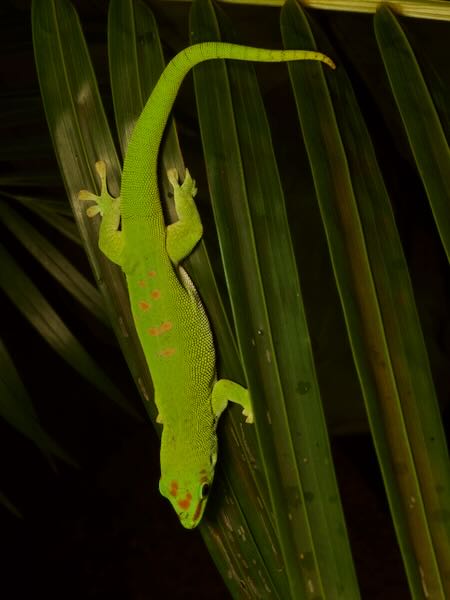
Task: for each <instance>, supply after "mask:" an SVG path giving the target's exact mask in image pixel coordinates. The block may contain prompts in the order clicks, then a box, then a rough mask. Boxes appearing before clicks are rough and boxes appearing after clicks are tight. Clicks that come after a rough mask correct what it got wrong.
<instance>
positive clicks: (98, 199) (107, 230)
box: [78, 160, 123, 266]
mask: <svg viewBox="0 0 450 600" xmlns="http://www.w3.org/2000/svg"><path fill="white" fill-rule="evenodd" d="M95 170H96V171H97V173H98V175H99V177H100V182H101V189H100V195H99V196H97V195H96V194H93V193H92V192H90V191H88V190H81V191H80V192H79V194H78V199H79V200H83V201H90V202H91V201H93V202H95V204H94V205H93V206H90V207H89V208H88V209H87V210H86V214H87V215H88V217H94V216H95V215H97V214H100V215H101V217H102V222H101V224H100V232H99V238H98V247H99V248H100V250H101V251H102V252H103V254H105V255H106V256H107V257H108V258H109V260H111V261H112V262H114V263H116V264H117V265H121V266H122V264H123V237H122V232H121V231H119V225H120V197H118V198H113V197H112V196H111V195H110V193H109V192H108V187H107V184H106V164H105V162H104V161H103V160H99V161H98V162H96V163H95Z"/></svg>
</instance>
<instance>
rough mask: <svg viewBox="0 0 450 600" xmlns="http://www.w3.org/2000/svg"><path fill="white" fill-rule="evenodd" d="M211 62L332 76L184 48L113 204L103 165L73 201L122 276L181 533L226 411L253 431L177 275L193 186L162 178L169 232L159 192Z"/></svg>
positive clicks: (160, 89) (154, 100) (207, 474)
mask: <svg viewBox="0 0 450 600" xmlns="http://www.w3.org/2000/svg"><path fill="white" fill-rule="evenodd" d="M214 58H230V59H237V60H245V61H263V62H282V61H289V60H318V61H321V62H324V63H326V64H327V65H329V66H330V67H332V68H333V69H334V68H335V65H334V63H333V61H332V60H331V59H330V58H328V57H327V56H325V55H324V54H322V53H319V52H314V51H306V50H264V49H259V48H250V47H246V46H239V45H234V44H226V43H218V42H206V43H202V44H196V45H193V46H190V47H188V48H186V49H185V50H183V51H182V52H180V53H179V54H177V55H176V56H175V58H173V59H172V60H171V61H170V63H169V64H168V65H167V67H166V68H165V70H164V71H163V73H162V75H161V77H160V79H159V81H158V82H157V84H156V86H155V88H154V90H153V92H152V94H151V95H150V98H149V99H148V100H147V103H146V104H145V107H144V109H143V111H142V113H141V115H140V117H139V119H138V121H137V123H136V126H135V128H134V131H133V133H132V135H131V138H130V141H129V144H128V150H127V152H126V156H125V161H124V165H123V174H122V183H121V193H120V198H116V199H114V198H113V197H111V196H110V195H109V193H108V190H107V184H106V165H105V163H104V162H103V161H98V162H97V163H96V170H97V172H98V174H99V176H100V180H101V192H100V195H99V196H97V195H94V194H92V193H91V192H88V191H87V190H82V191H81V192H80V193H79V199H81V200H91V201H95V202H96V204H95V205H94V206H91V207H89V208H88V209H87V214H88V216H90V217H93V216H94V215H96V214H98V213H100V215H101V216H102V221H101V225H100V232H99V247H100V249H101V250H102V252H103V253H104V254H105V255H106V256H107V257H108V258H109V259H110V260H111V261H113V262H114V263H116V264H118V265H120V266H121V267H122V269H123V271H124V273H125V276H126V281H127V286H128V291H129V296H130V303H131V310H132V313H133V319H134V323H135V326H136V330H137V332H138V335H139V339H140V342H141V344H142V347H143V350H144V353H145V357H146V360H147V363H148V367H149V370H150V374H151V377H152V380H153V383H154V388H155V403H156V406H157V409H158V418H157V422H158V423H161V424H162V425H163V431H162V437H161V456H160V459H161V478H160V482H159V490H160V492H161V494H162V495H163V496H165V497H166V498H168V499H169V500H170V502H171V504H172V506H173V508H174V509H175V511H176V512H177V514H178V517H179V519H180V522H181V523H182V525H183V526H184V527H186V528H188V529H192V528H194V527H196V526H197V525H198V523H199V522H200V520H201V518H202V516H203V513H204V510H205V505H206V501H207V498H208V494H209V492H210V489H211V484H212V481H213V477H214V468H215V464H216V461H217V435H216V427H217V422H218V419H219V417H220V415H221V413H222V412H223V411H224V409H225V408H226V406H227V403H228V401H232V402H236V403H238V404H240V405H241V406H242V408H243V414H244V416H245V417H246V422H248V423H252V422H253V412H252V406H251V401H250V396H249V394H248V391H247V390H246V389H245V388H243V387H242V386H240V385H238V384H237V383H234V382H233V381H229V380H227V379H219V380H218V379H217V377H216V365H215V363H216V359H215V351H214V341H213V335H212V332H211V327H210V325H209V322H208V318H207V316H206V312H205V309H204V308H203V305H202V303H201V300H200V298H199V295H198V293H197V291H196V289H195V287H194V285H193V283H192V281H191V280H190V278H189V276H188V275H187V273H186V271H185V270H184V269H183V267H182V266H181V265H180V263H181V262H182V261H183V259H185V258H186V257H187V256H189V254H190V253H191V252H192V250H193V249H194V247H195V246H196V244H197V243H198V241H199V240H200V238H201V237H202V234H203V229H202V223H201V220H200V216H199V214H198V212H197V208H196V206H195V202H194V196H195V194H196V192H197V189H196V186H195V182H194V180H193V179H192V178H191V176H190V174H189V172H188V170H187V169H186V175H185V178H184V181H183V183H182V185H180V184H179V182H178V174H177V171H176V170H175V169H170V170H169V171H168V172H167V175H168V179H169V181H170V183H171V185H172V187H173V190H174V202H175V208H176V212H177V216H178V221H177V222H175V223H172V224H170V225H167V226H166V224H165V222H164V217H163V211H162V207H161V201H160V197H159V191H158V178H157V164H158V152H159V146H160V143H161V138H162V135H163V132H164V129H165V126H166V123H167V120H168V117H169V114H170V111H171V110H172V106H173V103H174V100H175V97H176V95H177V92H178V89H179V87H180V85H181V82H182V80H183V79H184V77H185V76H186V74H187V73H188V71H189V70H190V69H191V68H192V67H193V66H194V65H196V64H198V63H200V62H202V61H204V60H209V59H214Z"/></svg>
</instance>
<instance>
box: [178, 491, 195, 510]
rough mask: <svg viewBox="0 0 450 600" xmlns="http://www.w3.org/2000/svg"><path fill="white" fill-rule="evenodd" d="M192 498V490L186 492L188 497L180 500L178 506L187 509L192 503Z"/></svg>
mask: <svg viewBox="0 0 450 600" xmlns="http://www.w3.org/2000/svg"><path fill="white" fill-rule="evenodd" d="M191 500H192V494H191V493H190V492H188V493H187V494H186V498H183V499H182V500H178V506H179V507H180V508H182V509H183V510H187V509H188V508H189V507H190V505H191Z"/></svg>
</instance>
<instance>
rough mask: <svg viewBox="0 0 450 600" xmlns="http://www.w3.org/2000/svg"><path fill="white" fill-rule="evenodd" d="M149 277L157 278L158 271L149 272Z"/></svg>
mask: <svg viewBox="0 0 450 600" xmlns="http://www.w3.org/2000/svg"><path fill="white" fill-rule="evenodd" d="M147 275H148V276H149V277H155V275H156V271H149V272H148V273H147Z"/></svg>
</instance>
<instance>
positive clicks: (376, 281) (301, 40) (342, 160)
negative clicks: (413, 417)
mask: <svg viewBox="0 0 450 600" xmlns="http://www.w3.org/2000/svg"><path fill="white" fill-rule="evenodd" d="M282 31H283V36H284V39H285V41H286V43H287V45H288V47H293V46H294V45H298V44H301V45H302V46H304V47H307V48H312V47H314V42H313V39H312V36H311V32H310V28H309V24H308V22H307V20H306V18H305V16H304V14H303V13H302V12H301V10H300V9H299V7H298V5H297V4H296V3H295V2H293V1H290V0H288V2H287V4H286V5H285V8H284V9H283V11H282ZM289 69H290V72H291V77H292V80H293V85H294V93H295V96H296V102H297V106H298V112H299V116H300V121H301V126H302V131H303V134H304V138H305V143H306V147H307V151H308V154H309V157H310V161H311V167H312V172H313V178H314V183H315V187H316V192H317V197H318V201H319V206H320V210H321V214H322V219H323V223H324V228H325V231H326V235H327V241H328V247H329V251H330V256H331V260H332V264H333V270H334V273H335V278H336V283H337V286H338V290H339V294H340V297H341V303H342V308H343V312H344V315H345V319H346V325H347V330H348V335H349V338H350V342H351V345H352V350H353V355H354V360H355V364H356V367H357V370H358V375H359V379H360V384H361V387H362V390H363V394H364V399H365V403H366V408H367V412H368V417H369V422H370V426H371V431H372V435H373V439H374V443H375V447H376V450H377V454H378V460H379V462H380V467H381V470H382V474H383V478H384V482H385V486H386V492H387V496H388V500H389V503H390V508H391V512H392V516H393V520H394V525H395V527H396V532H397V537H398V540H399V544H400V547H401V550H402V554H403V559H404V562H405V568H406V571H407V574H408V578H409V583H410V588H411V591H412V593H413V596H414V597H417V598H419V597H420V598H421V597H423V586H424V585H426V587H427V589H428V590H429V591H430V593H436V594H438V597H441V596H439V594H443V587H442V586H443V580H442V579H441V574H440V573H439V569H438V568H437V563H436V556H435V548H434V547H433V543H432V539H431V534H430V529H429V526H430V524H429V522H428V520H427V514H426V511H425V506H424V494H423V490H422V489H421V487H420V485H419V480H418V472H417V469H416V465H415V462H414V456H413V448H412V441H413V440H412V439H411V438H410V434H409V431H408V429H407V423H406V422H405V416H404V414H403V406H402V402H401V393H402V392H404V391H405V389H406V388H405V387H403V389H400V386H401V383H402V382H399V381H398V379H399V378H400V363H401V360H400V359H397V360H395V361H393V359H392V358H391V353H390V350H391V348H389V341H390V338H389V333H392V332H394V333H395V334H396V337H394V338H393V342H392V343H393V347H394V344H398V343H399V338H398V331H395V325H397V326H398V323H396V322H395V319H396V318H397V317H398V315H400V316H401V314H402V308H400V307H399V308H398V311H397V307H395V310H394V311H393V307H392V300H391V298H390V297H389V294H390V293H391V290H390V287H389V286H390V282H389V281H387V280H386V277H385V273H384V272H383V268H385V265H383V261H384V260H387V261H392V257H391V256H389V255H388V256H384V257H383V254H382V253H380V249H379V247H378V246H379V243H380V240H379V238H378V237H377V236H378V235H380V234H379V232H377V231H376V230H375V231H374V229H373V225H372V224H371V223H369V225H370V226H371V227H372V230H370V227H369V226H368V221H370V218H371V212H370V211H371V207H370V204H368V205H367V206H365V207H364V211H365V214H364V218H365V226H366V231H364V229H363V225H362V222H361V218H360V214H359V207H358V204H357V202H356V198H355V192H356V191H357V192H358V194H360V196H359V195H358V200H360V202H361V205H362V203H363V202H364V196H365V195H367V193H368V192H367V188H369V193H370V195H371V196H372V197H373V202H374V205H375V204H376V206H377V208H376V210H377V211H378V210H379V208H378V201H379V198H378V196H377V195H376V194H377V193H378V192H379V191H380V186H381V184H380V181H379V179H378V180H377V184H378V187H377V188H370V185H364V181H363V180H362V178H366V179H367V170H369V171H370V170H373V171H374V175H373V176H374V177H375V176H376V175H377V173H376V171H375V167H374V164H373V163H372V162H371V159H372V157H373V150H372V152H370V150H371V149H370V147H369V143H367V144H366V146H363V149H365V150H366V152H367V153H366V154H365V158H366V159H367V157H368V158H369V162H367V163H364V164H362V162H361V161H362V159H359V161H358V159H357V157H355V154H356V153H360V154H361V153H362V152H363V151H362V150H361V145H360V144H361V137H360V136H359V134H362V135H363V137H362V140H364V139H365V137H367V134H366V132H365V130H364V131H363V130H362V125H363V124H362V120H360V121H359V122H355V119H353V120H352V118H350V117H348V113H349V105H348V104H347V101H349V98H350V99H351V97H352V96H351V92H350V91H349V89H348V84H347V83H346V82H344V81H342V80H343V75H341V76H340V75H339V72H340V70H342V69H343V67H342V66H340V65H339V66H338V71H337V72H336V74H334V73H333V74H331V75H327V78H328V79H330V80H333V85H334V89H335V94H336V97H338V98H340V101H341V102H342V103H343V104H344V105H345V111H344V110H343V109H342V108H341V120H342V122H345V124H344V125H341V126H342V127H343V128H344V129H345V128H346V129H347V130H349V131H347V133H346V139H347V140H349V141H352V140H358V147H357V148H355V147H354V144H355V141H353V147H352V145H351V146H350V148H351V151H352V153H353V154H352V155H351V162H350V164H351V165H352V167H353V169H352V173H350V170H349V162H348V160H347V156H346V155H345V152H344V148H343V145H342V140H341V136H340V133H339V129H338V124H337V123H336V118H335V114H334V111H333V107H332V105H331V102H330V98H329V97H328V96H327V94H324V95H322V96H321V97H318V96H317V95H316V94H314V93H313V91H312V90H311V84H312V83H313V81H315V80H314V79H313V75H312V74H311V75H310V76H308V73H306V72H301V71H300V70H299V69H298V68H297V67H296V65H292V66H289ZM339 77H341V81H336V82H335V81H334V80H335V79H336V80H338V78H339ZM322 85H323V86H324V88H325V81H323V82H322ZM346 86H347V87H346ZM306 89H307V90H308V93H307V94H305V93H304V90H306ZM350 106H352V104H351V103H350ZM356 110H357V107H356V105H355V103H354V105H353V110H352V111H351V113H352V115H353V113H354V112H355V111H356ZM357 128H359V130H360V131H359V133H356V131H357ZM364 134H366V135H365V137H364ZM356 136H358V137H356ZM366 142H367V140H366ZM375 165H376V162H375ZM355 174H356V177H355ZM351 175H352V176H353V177H355V181H353V180H352V179H351V177H350V176H351ZM381 191H382V192H383V189H381ZM388 209H389V205H388V203H387V200H384V202H383V201H381V207H380V210H381V214H380V216H379V218H378V225H379V227H380V228H381V229H383V228H384V226H385V220H386V219H388V221H387V232H389V233H390V234H391V235H393V234H392V230H393V228H394V233H395V227H394V225H393V223H390V221H389V219H391V221H392V213H391V212H389V210H388ZM361 212H362V213H363V206H361ZM367 236H369V240H367ZM366 240H367V242H366ZM395 241H396V240H395V239H394V240H392V239H391V240H390V246H388V248H386V251H387V252H389V250H390V252H391V254H393V251H394V250H395V251H396V252H397V253H398V251H399V250H398V246H397V245H394V244H395ZM369 242H370V244H369ZM397 244H398V240H397ZM369 252H370V254H369ZM397 258H399V259H401V258H402V255H401V251H400V256H399V257H398V256H397ZM374 262H375V265H376V266H374ZM402 264H403V266H404V261H403V263H402V262H400V263H399V264H398V265H397V267H401V266H402ZM389 266H390V268H391V273H390V275H392V276H393V277H395V276H396V273H395V271H394V268H393V267H394V265H393V264H392V262H391V264H390V265H389ZM399 270H400V269H399ZM374 271H377V272H376V273H375V272H374ZM375 275H376V278H375ZM402 276H403V278H402V283H403V284H404V289H403V290H402V291H405V289H406V292H409V293H411V290H410V286H409V280H408V278H407V273H406V279H405V273H402ZM377 285H378V287H377ZM382 294H384V297H383V303H382V304H381V303H380V302H379V298H378V295H382ZM409 314H410V316H411V319H412V323H413V325H414V326H415V329H414V331H415V333H416V340H417V339H421V332H420V327H418V323H417V315H416V314H415V311H414V306H413V305H412V307H411V306H410V312H409ZM388 317H390V323H389V325H390V326H391V331H389V330H388V328H386V329H385V324H384V322H383V319H384V318H386V319H387V318H388ZM410 335H412V332H410ZM416 340H415V341H416ZM421 341H422V340H421ZM416 349H417V347H416ZM402 351H403V352H404V348H402ZM420 352H422V357H423V356H425V361H426V354H425V355H424V347H423V344H422V347H420V344H419V355H420ZM396 367H397V370H396ZM413 367H414V368H416V365H413ZM403 383H405V382H403ZM428 384H430V382H428ZM430 390H431V393H433V389H432V385H431V388H429V391H430ZM398 465H401V466H402V468H401V470H400V469H399V468H398ZM411 498H413V499H414V500H413V503H414V510H411ZM418 565H420V568H419V566H418ZM431 590H432V592H431ZM442 597H443V596H442Z"/></svg>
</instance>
